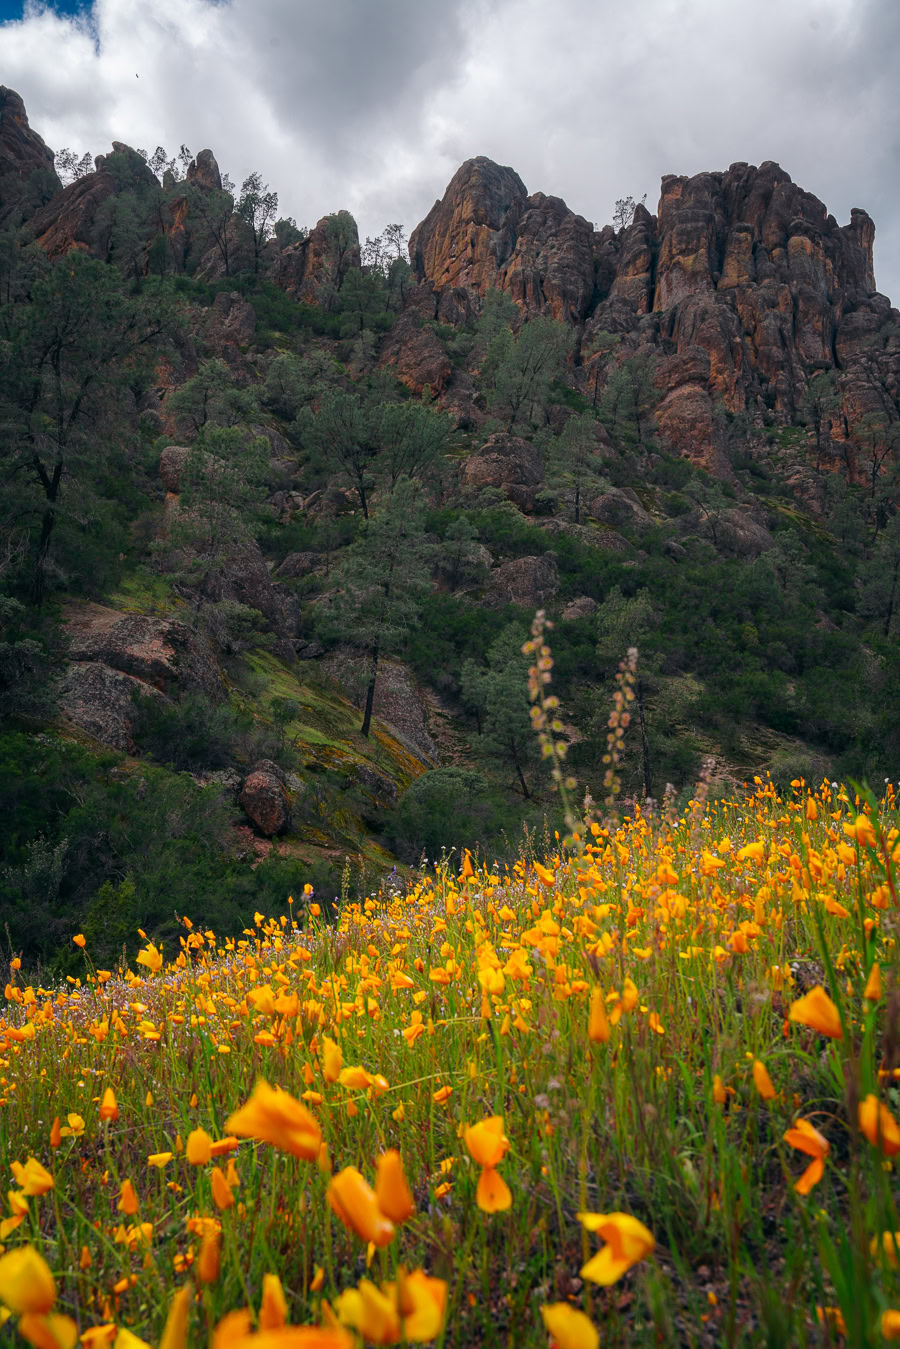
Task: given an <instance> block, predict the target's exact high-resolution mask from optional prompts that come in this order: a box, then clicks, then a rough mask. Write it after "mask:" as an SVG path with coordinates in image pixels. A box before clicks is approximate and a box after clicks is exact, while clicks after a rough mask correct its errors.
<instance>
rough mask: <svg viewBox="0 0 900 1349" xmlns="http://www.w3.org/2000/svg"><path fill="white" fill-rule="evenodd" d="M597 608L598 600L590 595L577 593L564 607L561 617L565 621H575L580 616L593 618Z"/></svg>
mask: <svg viewBox="0 0 900 1349" xmlns="http://www.w3.org/2000/svg"><path fill="white" fill-rule="evenodd" d="M597 608H598V605H597V601H596V600H592V599H591V597H590V595H577V596H576V597H575V599H574V600H570V601H569V603H568V604H567V605H566V607H565V609H563V611H562V613H561V614H560V618H561V619H562V620H563V622H564V623H575V622H577V621H578V619H580V618H593V616H594V614H595V613H596V612H597Z"/></svg>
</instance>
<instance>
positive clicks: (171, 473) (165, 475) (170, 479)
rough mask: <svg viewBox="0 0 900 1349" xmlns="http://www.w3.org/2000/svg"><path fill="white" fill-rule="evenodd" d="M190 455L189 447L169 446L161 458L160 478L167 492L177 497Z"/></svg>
mask: <svg viewBox="0 0 900 1349" xmlns="http://www.w3.org/2000/svg"><path fill="white" fill-rule="evenodd" d="M190 453H191V451H190V447H189V446H187V445H167V446H166V447H165V449H164V450H163V452H162V454H161V455H160V456H159V476H160V477H161V478H162V480H163V486H164V487H165V489H166V491H167V492H172V493H173V495H175V496H177V495H178V493H179V492H180V491H181V475H182V474H183V473H184V466H185V464H186V463H187V461H188V458H189V457H190Z"/></svg>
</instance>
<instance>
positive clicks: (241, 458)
mask: <svg viewBox="0 0 900 1349" xmlns="http://www.w3.org/2000/svg"><path fill="white" fill-rule="evenodd" d="M268 449H269V443H268V441H267V440H266V439H265V438H264V437H262V436H260V437H258V438H252V439H251V438H248V436H247V433H246V431H245V430H243V429H242V428H239V427H234V426H232V427H207V428H205V430H204V434H203V435H202V436H201V437H199V438H198V440H197V441H196V443H195V444H194V445H193V446H192V448H191V452H190V454H189V456H188V459H187V461H186V463H185V465H184V467H183V469H182V471H181V474H180V485H179V486H180V490H179V496H178V509H177V510H176V511H175V512H174V513H173V514H172V515H171V517H170V523H169V529H168V535H167V538H166V540H165V541H164V543H163V545H162V548H161V551H163V552H164V553H166V554H168V558H169V564H170V567H171V569H172V572H173V574H174V576H175V578H176V580H178V581H180V582H181V583H182V584H183V585H185V586H187V587H189V588H190V589H192V590H194V591H196V592H197V593H198V595H202V597H203V599H204V601H206V602H207V603H212V604H214V605H215V604H221V603H222V602H223V601H227V600H229V599H230V597H229V595H228V593H227V592H228V589H229V582H230V580H231V578H232V576H233V573H234V571H235V568H236V567H238V568H241V566H242V559H243V558H245V556H246V554H247V551H248V549H249V548H251V547H252V544H253V540H254V536H253V526H254V524H255V523H256V521H255V515H256V512H257V511H258V508H259V506H260V504H261V501H262V495H263V491H262V488H263V484H264V481H265V472H266V466H267V463H268ZM232 603H233V601H232ZM254 612H255V611H254ZM210 621H211V624H212V628H213V630H214V635H215V636H216V638H217V640H218V641H219V645H220V646H222V648H223V649H228V648H234V649H236V647H237V646H239V645H240V633H241V631H243V630H246V629H247V626H248V624H249V626H250V628H251V629H252V628H253V627H254V624H255V623H256V619H255V618H254V617H253V616H252V614H248V613H246V612H243V613H241V612H238V610H236V609H234V608H232V609H231V611H223V612H222V613H220V614H218V615H215V614H214V615H211V616H210Z"/></svg>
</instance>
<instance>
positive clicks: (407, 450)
mask: <svg viewBox="0 0 900 1349" xmlns="http://www.w3.org/2000/svg"><path fill="white" fill-rule="evenodd" d="M367 412H368V415H369V419H370V421H371V424H372V440H373V442H374V444H375V446H376V453H377V468H378V470H379V471H380V473H381V474H383V475H384V478H385V479H386V481H387V485H388V490H389V491H390V492H394V491H395V489H396V487H397V484H398V483H399V482H400V480H401V479H402V478H419V477H421V476H422V475H423V473H424V472H425V471H426V469H428V468H429V467H430V465H431V464H433V463H435V461H436V460H437V459H438V458H439V457H440V455H441V454H443V453H444V451H445V450H446V449H447V447H448V445H449V442H450V437H451V436H452V435H453V421H452V419H451V418H450V417H448V416H447V415H446V414H445V413H443V412H439V411H438V410H437V409H436V408H432V407H430V406H429V405H428V404H427V403H420V402H413V401H412V400H411V399H410V400H409V401H407V402H404V403H391V402H387V401H382V400H381V399H379V397H378V394H377V390H376V393H375V397H374V398H373V399H370V400H369V402H368V405H367Z"/></svg>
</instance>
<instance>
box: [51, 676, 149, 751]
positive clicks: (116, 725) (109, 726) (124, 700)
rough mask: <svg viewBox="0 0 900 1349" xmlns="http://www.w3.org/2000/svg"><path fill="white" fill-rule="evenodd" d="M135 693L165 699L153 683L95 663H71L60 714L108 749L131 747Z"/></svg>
mask: <svg viewBox="0 0 900 1349" xmlns="http://www.w3.org/2000/svg"><path fill="white" fill-rule="evenodd" d="M135 694H141V695H142V696H143V697H147V698H157V699H159V700H160V701H161V702H163V703H166V702H168V699H167V698H166V697H165V696H164V695H163V694H162V693H160V691H159V689H157V688H155V687H154V685H152V684H148V683H146V682H145V681H144V680H142V679H136V678H135V677H134V675H131V674H127V673H126V672H124V671H122V670H117V669H113V668H112V667H111V666H109V665H104V664H101V663H99V662H96V663H95V662H93V661H91V662H80V661H79V662H74V663H73V664H71V665H69V667H68V668H67V670H66V674H65V678H64V680H63V684H62V688H61V691H60V708H61V709H62V712H63V715H64V716H65V717H66V719H67V720H68V721H70V722H71V723H72V724H73V725H75V726H77V727H79V729H80V730H82V731H86V732H87V734H88V735H90V736H93V738H94V739H95V740H99V741H100V743H101V744H102V745H107V746H108V747H109V748H110V749H119V750H124V751H125V752H126V753H129V752H131V751H133V750H134V748H135V746H134V741H133V739H132V735H131V729H132V725H133V722H134V715H135V705H134V697H135Z"/></svg>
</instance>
